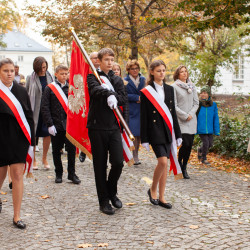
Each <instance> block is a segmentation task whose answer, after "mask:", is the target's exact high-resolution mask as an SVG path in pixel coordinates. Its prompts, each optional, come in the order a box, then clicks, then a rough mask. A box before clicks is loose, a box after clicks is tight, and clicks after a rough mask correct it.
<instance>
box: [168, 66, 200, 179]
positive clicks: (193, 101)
mask: <svg viewBox="0 0 250 250" xmlns="http://www.w3.org/2000/svg"><path fill="white" fill-rule="evenodd" d="M174 81H175V82H174V83H173V85H172V86H173V88H174V93H175V110H176V114H177V117H178V121H179V125H180V128H181V133H182V140H183V142H182V146H181V148H180V150H179V155H178V160H179V163H180V166H181V170H182V174H183V177H184V178H185V179H190V177H189V175H188V173H187V163H188V160H189V157H190V154H191V149H192V146H193V141H194V135H195V134H196V132H197V118H196V111H197V109H198V107H199V99H198V95H197V91H196V87H195V85H194V84H193V83H192V82H191V80H190V79H189V74H188V70H187V67H186V66H184V65H180V66H179V67H178V68H177V69H176V70H175V72H174Z"/></svg>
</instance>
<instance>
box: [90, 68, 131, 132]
mask: <svg viewBox="0 0 250 250" xmlns="http://www.w3.org/2000/svg"><path fill="white" fill-rule="evenodd" d="M98 73H99V75H104V76H106V77H108V79H109V81H110V82H111V84H112V85H113V87H114V90H115V92H113V91H111V90H107V89H104V88H103V87H102V86H101V85H100V83H99V82H98V80H97V79H96V77H95V76H94V75H93V74H89V75H88V76H87V83H88V90H89V96H90V101H89V113H88V122H87V128H89V129H97V130H114V129H119V125H118V123H117V120H116V117H115V115H114V112H113V110H111V109H110V107H109V106H108V104H107V98H108V97H109V96H110V95H114V96H115V97H116V99H117V101H118V106H124V105H125V104H126V103H127V95H126V93H125V87H124V84H123V80H122V79H121V77H119V76H116V75H115V74H114V72H113V71H112V70H111V71H109V73H108V75H105V73H104V72H98Z"/></svg>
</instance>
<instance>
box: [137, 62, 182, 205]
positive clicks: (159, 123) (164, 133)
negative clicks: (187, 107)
mask: <svg viewBox="0 0 250 250" xmlns="http://www.w3.org/2000/svg"><path fill="white" fill-rule="evenodd" d="M165 75H166V65H165V63H164V62H163V61H162V60H156V61H154V62H152V63H151V65H150V67H149V79H148V80H147V84H146V85H147V87H146V88H145V89H143V90H142V91H141V92H142V95H141V142H142V146H143V147H144V148H146V149H147V150H148V151H149V144H151V146H152V148H153V151H154V153H155V155H156V157H157V160H158V163H157V165H156V167H155V170H154V176H153V182H152V185H151V187H150V189H149V190H148V195H149V200H150V202H151V203H152V204H154V205H159V206H162V207H164V208H168V209H170V208H172V205H171V204H170V203H167V201H166V200H165V196H164V193H165V187H166V180H167V171H168V170H167V166H168V159H169V158H170V155H171V154H173V152H172V151H173V150H172V149H173V148H172V146H173V144H174V145H175V148H176V149H177V147H176V144H177V145H178V146H179V145H180V144H181V142H182V139H181V131H180V127H179V123H178V120H177V116H176V112H175V105H174V103H175V102H174V89H173V87H171V86H169V85H167V84H165ZM145 90H148V91H145ZM147 93H151V94H154V95H155V98H150V96H148V95H147ZM153 103H154V104H156V105H157V104H158V106H160V107H161V108H165V110H166V111H167V112H168V113H166V114H167V116H168V119H169V120H171V119H172V124H173V132H174V134H175V138H178V139H177V142H176V141H173V139H172V135H171V132H170V128H169V126H170V125H169V124H167V123H166V122H165V120H164V118H163V116H162V114H160V112H159V109H157V108H156V106H155V105H154V104H153ZM171 117H172V118H171ZM176 153H177V152H176ZM176 155H177V154H176ZM176 161H177V162H178V160H177V157H176ZM177 164H178V163H177ZM178 168H179V172H178V171H177V172H175V171H174V172H175V174H176V173H181V170H180V167H179V166H178ZM158 187H159V196H158V194H157V188H158Z"/></svg>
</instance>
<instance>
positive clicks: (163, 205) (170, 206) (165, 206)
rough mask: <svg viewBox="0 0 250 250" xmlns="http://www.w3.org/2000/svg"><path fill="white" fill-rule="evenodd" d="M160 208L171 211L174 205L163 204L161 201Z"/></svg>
mask: <svg viewBox="0 0 250 250" xmlns="http://www.w3.org/2000/svg"><path fill="white" fill-rule="evenodd" d="M159 206H161V207H164V208H167V209H170V208H172V205H171V204H170V203H163V202H161V201H160V200H159Z"/></svg>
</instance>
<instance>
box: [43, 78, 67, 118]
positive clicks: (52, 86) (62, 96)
mask: <svg viewBox="0 0 250 250" xmlns="http://www.w3.org/2000/svg"><path fill="white" fill-rule="evenodd" d="M48 87H50V89H51V90H52V91H53V93H54V94H55V95H56V97H57V99H58V101H59V102H60V103H61V105H62V107H63V109H64V111H65V113H66V114H67V110H68V98H67V96H66V95H65V93H64V92H63V90H62V88H61V87H60V86H59V85H58V84H57V83H55V82H52V83H50V84H48Z"/></svg>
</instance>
